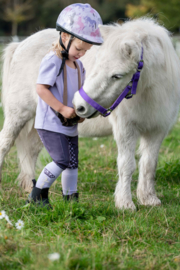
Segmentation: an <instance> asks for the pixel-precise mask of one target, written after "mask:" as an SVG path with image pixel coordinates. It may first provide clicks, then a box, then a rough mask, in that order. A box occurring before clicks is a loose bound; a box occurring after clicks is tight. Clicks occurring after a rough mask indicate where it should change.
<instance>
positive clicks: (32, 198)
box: [26, 179, 52, 209]
mask: <svg viewBox="0 0 180 270" xmlns="http://www.w3.org/2000/svg"><path fill="white" fill-rule="evenodd" d="M32 182H33V189H32V191H31V193H30V194H29V196H28V199H27V201H26V204H28V203H30V202H35V203H36V204H37V205H38V206H41V207H47V208H48V209H52V206H51V205H50V203H49V199H48V191H49V188H43V189H40V188H37V187H36V180H35V179H33V180H32Z"/></svg>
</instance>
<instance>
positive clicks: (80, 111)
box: [77, 106, 85, 113]
mask: <svg viewBox="0 0 180 270" xmlns="http://www.w3.org/2000/svg"><path fill="white" fill-rule="evenodd" d="M77 111H78V112H79V113H83V112H85V108H84V107H83V106H80V107H78V108H77Z"/></svg>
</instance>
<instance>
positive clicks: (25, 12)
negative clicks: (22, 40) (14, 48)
mask: <svg viewBox="0 0 180 270" xmlns="http://www.w3.org/2000/svg"><path fill="white" fill-rule="evenodd" d="M0 3H1V5H2V6H3V13H2V14H1V18H2V19H3V20H4V21H8V22H11V23H12V36H16V35H17V29H18V24H19V23H21V22H24V21H27V20H29V19H31V18H32V17H33V12H32V11H33V10H32V1H31V0H27V1H23V0H0Z"/></svg>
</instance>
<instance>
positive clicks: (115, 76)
mask: <svg viewBox="0 0 180 270" xmlns="http://www.w3.org/2000/svg"><path fill="white" fill-rule="evenodd" d="M122 76H123V75H122V74H115V75H113V76H112V78H113V79H121V78H122Z"/></svg>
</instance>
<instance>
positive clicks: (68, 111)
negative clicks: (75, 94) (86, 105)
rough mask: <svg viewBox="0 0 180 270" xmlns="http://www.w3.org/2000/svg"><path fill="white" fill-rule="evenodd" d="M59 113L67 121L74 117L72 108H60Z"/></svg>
mask: <svg viewBox="0 0 180 270" xmlns="http://www.w3.org/2000/svg"><path fill="white" fill-rule="evenodd" d="M60 113H61V114H62V115H63V116H64V117H65V118H67V119H71V118H74V117H76V113H75V110H74V109H73V108H71V107H68V106H65V105H64V106H63V107H62V109H61V111H60Z"/></svg>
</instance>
